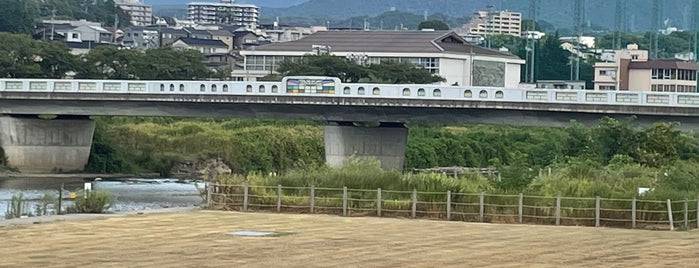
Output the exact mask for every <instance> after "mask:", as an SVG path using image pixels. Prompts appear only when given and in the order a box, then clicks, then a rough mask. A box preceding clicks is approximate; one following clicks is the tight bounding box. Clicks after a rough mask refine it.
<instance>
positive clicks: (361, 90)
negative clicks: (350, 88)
mask: <svg viewBox="0 0 699 268" xmlns="http://www.w3.org/2000/svg"><path fill="white" fill-rule="evenodd" d="M357 94H359V95H364V88H363V87H359V88H358V89H357Z"/></svg>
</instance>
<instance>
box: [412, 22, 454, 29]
mask: <svg viewBox="0 0 699 268" xmlns="http://www.w3.org/2000/svg"><path fill="white" fill-rule="evenodd" d="M417 29H418V30H422V29H434V30H437V31H446V30H449V29H450V28H449V25H447V24H446V23H444V22H443V21H441V20H426V21H422V22H420V24H418V25H417Z"/></svg>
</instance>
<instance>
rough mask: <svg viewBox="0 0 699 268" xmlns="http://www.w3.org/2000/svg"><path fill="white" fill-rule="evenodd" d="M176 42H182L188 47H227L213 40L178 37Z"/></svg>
mask: <svg viewBox="0 0 699 268" xmlns="http://www.w3.org/2000/svg"><path fill="white" fill-rule="evenodd" d="M177 41H182V42H183V43H185V44H187V45H190V46H208V47H225V48H227V47H228V45H226V43H224V42H223V41H221V40H213V39H199V38H189V37H180V38H179V39H177ZM177 41H175V42H177Z"/></svg>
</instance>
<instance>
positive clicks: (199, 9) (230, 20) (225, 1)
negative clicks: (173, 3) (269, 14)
mask: <svg viewBox="0 0 699 268" xmlns="http://www.w3.org/2000/svg"><path fill="white" fill-rule="evenodd" d="M259 15H260V8H259V7H257V6H255V5H249V4H236V3H234V1H233V0H221V2H220V3H212V2H191V3H189V4H188V5H187V18H188V19H189V20H191V21H193V22H195V23H198V24H219V23H223V24H237V25H243V26H245V27H248V28H251V29H255V28H257V25H259Z"/></svg>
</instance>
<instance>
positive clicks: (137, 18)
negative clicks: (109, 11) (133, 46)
mask: <svg viewBox="0 0 699 268" xmlns="http://www.w3.org/2000/svg"><path fill="white" fill-rule="evenodd" d="M115 2H116V5H117V6H118V7H119V8H121V9H122V10H124V11H125V12H126V13H127V14H129V16H131V25H135V26H146V25H151V24H153V6H151V5H146V4H144V3H142V2H141V1H139V0H116V1H115Z"/></svg>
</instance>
